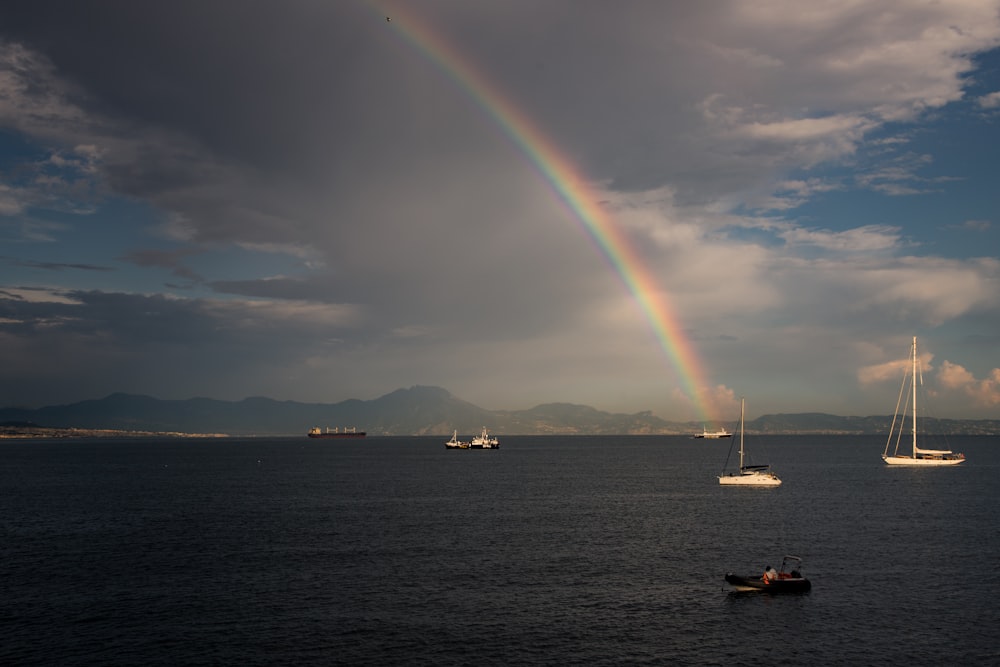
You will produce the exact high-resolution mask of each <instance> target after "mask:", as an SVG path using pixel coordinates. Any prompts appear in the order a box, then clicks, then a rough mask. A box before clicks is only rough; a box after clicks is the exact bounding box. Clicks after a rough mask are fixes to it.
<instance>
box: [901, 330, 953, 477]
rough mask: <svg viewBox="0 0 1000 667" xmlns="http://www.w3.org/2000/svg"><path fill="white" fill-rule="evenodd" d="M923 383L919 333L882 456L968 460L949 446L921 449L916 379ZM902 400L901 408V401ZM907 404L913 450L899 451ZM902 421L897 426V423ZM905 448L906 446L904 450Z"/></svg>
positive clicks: (932, 462)
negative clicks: (918, 340)
mask: <svg viewBox="0 0 1000 667" xmlns="http://www.w3.org/2000/svg"><path fill="white" fill-rule="evenodd" d="M907 382H909V383H910V392H909V396H908V398H907V400H906V402H905V403H904V399H903V396H904V395H906V388H907ZM918 382H919V383H920V384H923V374H921V373H920V372H919V368H918V366H917V337H916V336H914V337H913V344H912V345H911V346H910V369H909V370H908V371H906V372H904V373H903V384H902V386H901V387H900V388H899V397H898V398H897V399H896V413H895V414H894V415H893V416H892V425H891V426H890V427H889V439H888V440H887V441H886V443H885V451H883V452H882V460H883V461H885V462H886V463H887V464H888V465H893V466H900V465H903V466H953V465H957V464H959V463H962V462H963V461H965V454H960V453H956V452H953V451H951V450H950V449H921V448H920V447H918V446H917V383H918ZM901 404H902V411H900V405H901ZM907 408H911V409H912V412H911V419H910V432H911V435H912V437H911V446H910V454H909V455H906V454H905V453H903V454H900V452H899V445H900V440H902V436H903V426H904V422H905V421H906V411H907ZM897 422H898V423H899V427H898V428H897V426H896V424H897ZM893 437H895V447H893V450H892V454H890V453H889V448H890V447H892V446H893ZM904 451H905V450H904Z"/></svg>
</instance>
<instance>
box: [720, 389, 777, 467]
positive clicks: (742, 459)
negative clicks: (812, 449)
mask: <svg viewBox="0 0 1000 667" xmlns="http://www.w3.org/2000/svg"><path fill="white" fill-rule="evenodd" d="M745 409H746V399H744V398H740V467H739V469H737V470H735V471H733V472H728V473H727V472H726V471H725V466H723V472H722V474H721V475H719V484H722V485H723V486H778V485H779V484H781V480H780V479H778V476H777V475H775V474H774V473H773V472H771V466H770V464H766V465H749V464H747V463H746V462H745V456H746V449H745V448H744V446H743V418H744V413H745ZM732 453H733V447H732V445H730V446H729V454H728V455H727V456H726V466H728V465H729V456H731V455H732Z"/></svg>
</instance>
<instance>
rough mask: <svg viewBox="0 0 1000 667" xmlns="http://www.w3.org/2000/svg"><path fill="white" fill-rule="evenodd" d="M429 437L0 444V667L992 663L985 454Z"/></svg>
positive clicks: (993, 523) (991, 516) (995, 641)
mask: <svg viewBox="0 0 1000 667" xmlns="http://www.w3.org/2000/svg"><path fill="white" fill-rule="evenodd" d="M447 439H448V435H442V436H439V437H433V438H424V437H421V438H405V437H397V438H379V437H369V438H367V439H365V440H357V441H310V440H308V439H306V438H305V437H301V438H273V439H265V438H260V439H223V440H159V439H146V440H113V441H101V440H75V441H68V440H65V441H10V440H8V441H0V531H2V537H3V540H2V552H0V587H2V588H0V664H4V665H758V664H767V665H907V666H910V665H944V664H954V665H998V664H1000V599H998V595H1000V567H998V561H1000V559H998V555H1000V517H998V514H1000V502H998V499H1000V438H986V437H953V438H951V439H950V443H949V444H950V445H951V447H952V448H953V449H955V450H957V451H963V452H965V454H966V456H967V457H968V460H967V461H966V462H965V463H964V464H962V465H960V466H956V467H949V468H935V469H918V468H914V469H908V468H904V467H889V466H886V465H884V464H883V463H882V461H881V459H880V455H881V453H882V449H883V447H884V438H882V437H879V436H861V437H847V436H834V437H825V436H753V435H752V434H749V435H748V436H747V446H748V448H749V449H750V450H751V452H755V453H756V454H758V455H761V454H762V453H763V454H765V455H766V458H768V459H770V461H771V463H772V464H773V466H774V470H775V472H777V473H778V475H779V476H780V477H781V478H782V480H783V481H784V483H783V485H782V486H780V487H778V488H773V489H763V488H761V489H752V488H749V489H748V488H733V487H720V486H719V484H718V482H717V479H716V477H717V475H718V474H719V472H720V470H721V468H722V465H723V463H724V461H725V459H726V453H727V450H728V448H729V441H728V440H721V441H718V440H707V441H706V440H693V439H690V438H686V437H529V436H521V437H513V436H510V437H504V436H503V435H502V434H500V439H501V443H502V448H501V449H499V450H447V449H445V447H444V441H445V440H447ZM757 458H758V459H760V458H761V457H760V456H758V457H757ZM785 554H795V555H798V556H801V557H802V558H803V559H804V565H803V574H804V575H805V576H807V577H808V578H809V579H810V580H811V581H812V583H813V588H812V591H811V592H810V593H808V594H803V595H790V596H775V597H770V596H767V595H763V594H737V593H733V592H731V591H730V590H728V586H727V585H726V584H725V583H724V581H723V576H724V574H725V573H726V572H727V571H733V572H737V573H746V574H750V573H758V572H762V571H763V569H764V567H765V566H766V565H774V566H777V565H779V564H780V560H781V557H782V556H783V555H785Z"/></svg>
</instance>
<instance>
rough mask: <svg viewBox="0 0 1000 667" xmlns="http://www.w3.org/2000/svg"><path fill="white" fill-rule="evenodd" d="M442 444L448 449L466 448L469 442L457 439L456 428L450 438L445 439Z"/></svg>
mask: <svg viewBox="0 0 1000 667" xmlns="http://www.w3.org/2000/svg"><path fill="white" fill-rule="evenodd" d="M444 446H445V447H447V448H448V449H468V448H469V443H467V442H462V441H461V440H459V439H458V431H457V430H456V431H455V432H454V433H453V434H452V436H451V440H446V441H445V443H444Z"/></svg>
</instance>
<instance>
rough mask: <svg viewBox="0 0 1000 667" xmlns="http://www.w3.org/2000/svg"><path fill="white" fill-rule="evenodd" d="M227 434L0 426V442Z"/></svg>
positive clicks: (212, 436) (224, 436)
mask: <svg viewBox="0 0 1000 667" xmlns="http://www.w3.org/2000/svg"><path fill="white" fill-rule="evenodd" d="M228 437H230V436H229V434H228V433H180V432H177V431H121V430H115V429H105V428H50V427H47V426H34V425H30V426H0V440H43V439H52V438H66V439H84V438H228Z"/></svg>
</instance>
